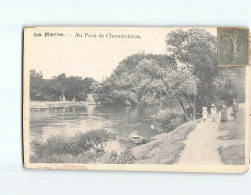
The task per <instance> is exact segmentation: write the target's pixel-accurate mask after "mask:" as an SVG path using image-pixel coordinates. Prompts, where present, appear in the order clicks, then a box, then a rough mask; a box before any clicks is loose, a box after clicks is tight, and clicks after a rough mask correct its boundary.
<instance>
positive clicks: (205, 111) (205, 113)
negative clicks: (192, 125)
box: [202, 106, 208, 122]
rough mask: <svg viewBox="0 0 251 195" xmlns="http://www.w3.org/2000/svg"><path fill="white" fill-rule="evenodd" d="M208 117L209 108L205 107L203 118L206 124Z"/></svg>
mask: <svg viewBox="0 0 251 195" xmlns="http://www.w3.org/2000/svg"><path fill="white" fill-rule="evenodd" d="M207 115H208V112H207V107H206V106H204V107H203V108H202V118H203V120H204V122H206V119H207Z"/></svg>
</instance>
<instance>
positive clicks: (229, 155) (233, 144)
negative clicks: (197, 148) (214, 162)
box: [218, 104, 245, 165]
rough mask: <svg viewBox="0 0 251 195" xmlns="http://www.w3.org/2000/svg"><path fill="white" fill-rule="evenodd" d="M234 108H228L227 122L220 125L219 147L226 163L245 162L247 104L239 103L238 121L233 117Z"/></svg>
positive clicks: (222, 158) (240, 163)
mask: <svg viewBox="0 0 251 195" xmlns="http://www.w3.org/2000/svg"><path fill="white" fill-rule="evenodd" d="M231 113H232V109H231V108H229V109H228V112H227V114H228V119H229V121H228V122H226V123H221V124H220V125H219V132H221V133H222V134H223V135H221V136H219V137H218V139H219V140H221V142H222V143H221V145H220V146H219V148H218V152H219V154H220V157H221V160H222V162H223V163H224V164H226V165H243V164H245V104H240V105H239V112H238V118H237V121H234V118H233V117H231Z"/></svg>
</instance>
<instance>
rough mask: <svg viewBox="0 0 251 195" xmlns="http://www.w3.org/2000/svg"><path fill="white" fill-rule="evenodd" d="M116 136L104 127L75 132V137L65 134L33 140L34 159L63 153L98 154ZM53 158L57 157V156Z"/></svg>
mask: <svg viewBox="0 0 251 195" xmlns="http://www.w3.org/2000/svg"><path fill="white" fill-rule="evenodd" d="M113 138H114V136H113V135H112V134H111V133H108V132H107V131H105V130H103V129H98V130H91V131H88V132H87V133H79V134H75V136H74V137H65V136H54V135H53V136H51V137H50V138H48V139H47V141H46V142H44V143H42V142H38V141H33V142H32V143H31V148H32V152H33V153H34V155H32V159H38V162H40V161H39V159H43V161H46V159H47V160H48V159H49V158H52V156H55V155H56V156H57V157H59V156H61V157H60V158H63V157H62V155H63V156H64V155H71V156H79V155H83V154H85V155H87V154H88V155H89V154H90V153H93V152H95V153H96V154H98V156H99V153H100V152H103V151H104V146H105V145H106V143H107V142H108V141H110V140H112V139H113ZM53 159H57V158H56V157H55V158H53Z"/></svg>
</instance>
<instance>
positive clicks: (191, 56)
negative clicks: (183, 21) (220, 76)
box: [166, 29, 218, 104]
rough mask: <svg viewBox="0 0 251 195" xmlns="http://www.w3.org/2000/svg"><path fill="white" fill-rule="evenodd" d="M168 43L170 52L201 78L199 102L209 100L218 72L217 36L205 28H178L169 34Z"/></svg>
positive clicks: (203, 102)
mask: <svg viewBox="0 0 251 195" xmlns="http://www.w3.org/2000/svg"><path fill="white" fill-rule="evenodd" d="M166 43H167V49H168V54H169V55H171V56H173V57H174V58H175V59H176V60H177V61H179V62H181V63H182V64H184V65H185V66H186V69H187V70H188V71H189V72H190V73H192V74H193V75H195V76H196V77H197V78H198V79H199V81H200V82H199V85H198V94H200V97H198V98H199V102H200V103H201V104H205V103H206V102H208V101H209V100H210V99H211V98H212V95H213V94H212V82H213V81H214V78H215V77H216V76H217V73H218V66H217V50H216V37H215V36H213V35H211V34H210V33H209V32H207V31H206V30H204V29H189V30H176V31H172V32H171V33H169V34H167V39H166Z"/></svg>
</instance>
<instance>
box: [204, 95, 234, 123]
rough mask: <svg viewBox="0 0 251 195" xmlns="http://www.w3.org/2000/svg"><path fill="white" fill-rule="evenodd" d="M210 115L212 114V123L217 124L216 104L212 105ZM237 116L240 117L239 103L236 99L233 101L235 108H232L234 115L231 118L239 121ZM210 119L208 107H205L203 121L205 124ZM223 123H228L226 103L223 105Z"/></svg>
mask: <svg viewBox="0 0 251 195" xmlns="http://www.w3.org/2000/svg"><path fill="white" fill-rule="evenodd" d="M210 113H211V118H212V121H213V122H215V119H216V117H217V108H216V106H215V105H214V104H212V105H211V109H210ZM237 115H238V103H237V100H236V99H233V106H232V114H231V116H233V117H234V120H235V121H236V120H237ZM207 118H208V111H207V107H206V106H204V107H203V108H202V119H203V121H204V122H206V119H207ZM220 121H221V122H227V121H228V118H227V106H226V104H225V103H224V102H222V103H221V119H220Z"/></svg>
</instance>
